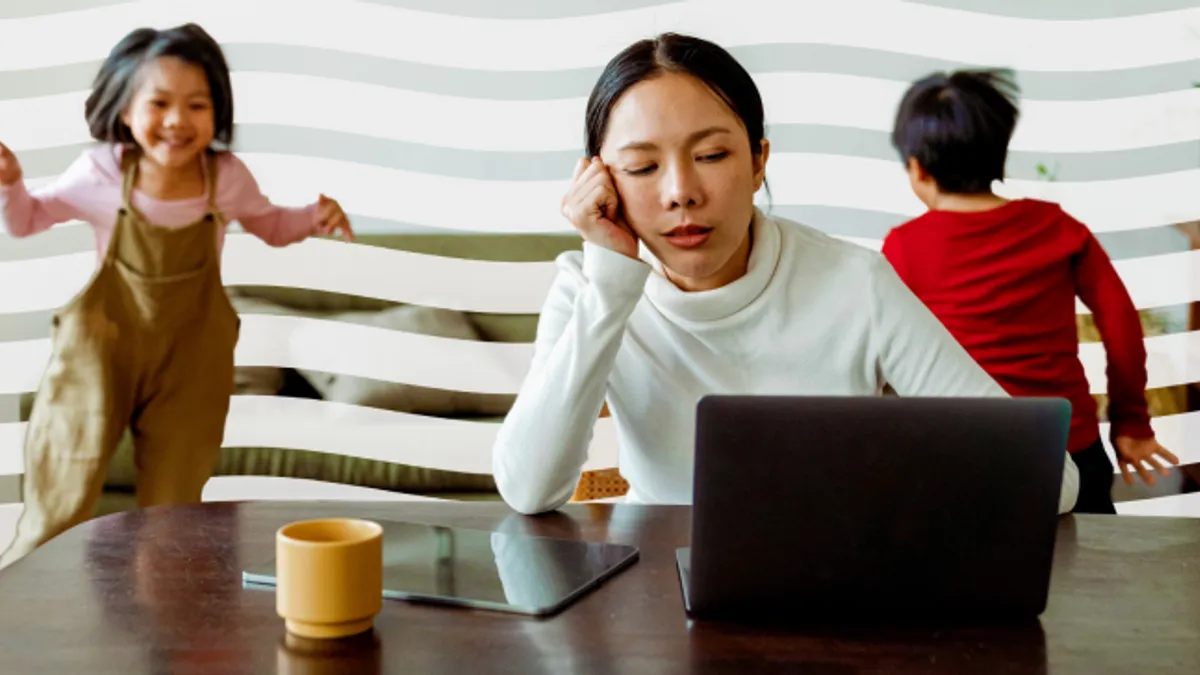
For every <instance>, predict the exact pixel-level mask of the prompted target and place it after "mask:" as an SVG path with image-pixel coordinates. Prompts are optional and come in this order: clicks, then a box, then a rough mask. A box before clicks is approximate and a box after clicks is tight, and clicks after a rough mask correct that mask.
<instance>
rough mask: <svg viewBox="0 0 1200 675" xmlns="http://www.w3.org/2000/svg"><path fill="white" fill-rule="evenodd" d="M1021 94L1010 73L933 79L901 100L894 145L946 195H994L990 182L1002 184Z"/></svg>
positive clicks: (960, 74)
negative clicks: (1018, 96)
mask: <svg viewBox="0 0 1200 675" xmlns="http://www.w3.org/2000/svg"><path fill="white" fill-rule="evenodd" d="M1018 91H1019V90H1018V89H1017V85H1016V83H1015V82H1013V79H1012V73H1011V71H1008V70H963V71H958V72H954V73H951V74H949V75H947V74H946V73H934V74H932V75H929V76H927V77H925V78H923V79H921V80H918V81H917V82H915V83H914V84H913V85H912V86H911V87H909V89H908V91H907V92H906V93H905V94H904V98H903V99H902V100H901V101H900V107H899V109H898V110H897V112H896V122H895V125H894V126H893V127H892V145H893V146H894V147H895V148H896V150H897V151H899V153H900V158H901V159H902V160H904V162H905V163H907V162H908V160H909V159H910V158H916V160H917V163H918V164H920V165H921V168H923V169H924V170H925V171H926V172H927V173H928V174H929V175H930V176H933V179H934V180H935V181H936V182H937V185H938V189H940V190H942V191H943V192H949V193H953V194H979V193H984V192H991V189H992V181H994V180H1004V164H1005V162H1006V161H1007V159H1008V142H1009V140H1011V139H1012V134H1013V129H1015V128H1016V126H1017V115H1018V112H1017V104H1016V99H1017V95H1018Z"/></svg>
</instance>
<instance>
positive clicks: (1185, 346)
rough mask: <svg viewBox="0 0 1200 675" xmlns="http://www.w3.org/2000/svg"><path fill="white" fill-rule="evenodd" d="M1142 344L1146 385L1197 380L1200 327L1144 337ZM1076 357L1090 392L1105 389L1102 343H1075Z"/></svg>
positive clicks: (1171, 385) (1098, 392)
mask: <svg viewBox="0 0 1200 675" xmlns="http://www.w3.org/2000/svg"><path fill="white" fill-rule="evenodd" d="M1145 344H1146V374H1147V378H1146V379H1147V381H1146V388H1147V389H1158V388H1160V387H1174V386H1177V385H1181V384H1191V383H1193V382H1200V331H1192V332H1190V333H1174V334H1171V335H1157V336H1154V337H1148V338H1146V339H1145ZM1079 360H1080V361H1081V362H1082V363H1083V370H1084V373H1085V374H1086V375H1087V379H1088V383H1089V384H1090V385H1091V392H1092V393H1093V394H1104V393H1107V391H1108V376H1107V375H1106V374H1105V372H1104V371H1105V368H1106V367H1107V365H1108V357H1107V355H1106V354H1105V351H1104V345H1103V343H1100V342H1089V343H1086V344H1081V345H1079Z"/></svg>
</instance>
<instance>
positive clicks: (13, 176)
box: [0, 143, 21, 185]
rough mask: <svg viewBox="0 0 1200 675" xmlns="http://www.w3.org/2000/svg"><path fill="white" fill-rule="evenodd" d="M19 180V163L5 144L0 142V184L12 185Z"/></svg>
mask: <svg viewBox="0 0 1200 675" xmlns="http://www.w3.org/2000/svg"><path fill="white" fill-rule="evenodd" d="M19 180H21V163H20V162H18V161H17V156H16V155H14V154H13V151H12V150H9V149H8V147H7V146H5V145H4V144H3V143H0V185H12V184H14V183H16V182H17V181H19Z"/></svg>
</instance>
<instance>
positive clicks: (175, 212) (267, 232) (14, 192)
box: [0, 145, 317, 260]
mask: <svg viewBox="0 0 1200 675" xmlns="http://www.w3.org/2000/svg"><path fill="white" fill-rule="evenodd" d="M216 162H217V184H216V192H217V194H216V205H217V209H218V210H220V212H221V214H222V215H223V216H224V218H225V221H226V222H229V221H234V220H236V221H238V222H239V223H241V225H242V228H243V229H245V230H246V232H249V233H250V234H252V235H254V236H256V237H258V238H260V239H262V240H263V241H264V242H266V243H267V244H270V245H271V246H285V245H287V244H290V243H293V242H297V241H300V240H302V239H304V238H306V237H308V236H310V235H313V234H315V233H316V232H317V205H316V203H313V204H309V205H307V206H302V207H298V208H291V207H285V206H278V205H276V204H272V203H271V201H270V200H269V199H267V197H266V196H265V195H263V193H262V192H261V191H260V190H259V187H258V182H257V181H255V180H254V176H253V175H251V173H250V169H249V168H247V167H246V165H245V164H244V163H242V160H240V159H238V158H237V156H235V155H234V154H233V153H231V152H223V153H219V154H218V155H217V158H216ZM121 185H122V177H121V149H120V147H119V146H114V145H100V146H96V147H92V148H89V149H87V150H85V151H84V152H83V153H82V154H80V156H79V158H78V159H76V160H75V161H74V162H73V163H72V164H71V166H69V167H68V168H67V170H66V171H64V172H63V173H62V175H60V176H59V177H58V178H57V179H55V180H54V181H52V182H51V183H49V184H47V185H45V186H42V187H40V188H38V189H36V190H34V191H32V192H30V191H29V190H28V189H27V188H26V187H25V184H24V183H23V182H22V181H17V182H16V183H14V184H12V185H7V186H3V185H0V226H2V227H3V228H4V230H5V231H6V232H8V233H9V234H10V235H12V236H14V237H27V236H30V235H32V234H37V233H38V232H43V231H45V230H48V229H50V228H51V227H52V226H54V225H56V224H58V223H63V222H66V221H70V220H82V221H84V222H86V223H88V224H89V225H91V226H92V230H93V231H94V232H95V235H96V254H97V259H98V260H99V259H102V258H103V257H104V252H105V250H107V248H108V242H109V239H110V238H111V237H112V231H113V225H114V224H115V223H116V219H117V211H118V209H120V207H121ZM131 199H132V202H133V207H134V208H136V209H137V210H138V211H139V212H140V213H142V214H144V215H145V216H146V219H147V220H148V221H149V222H150V223H151V224H154V225H158V226H163V227H182V226H184V225H188V224H189V223H192V222H195V221H196V220H197V219H199V218H200V217H201V216H203V215H204V212H205V210H206V209H207V207H208V195H207V194H204V195H202V196H199V197H193V198H189V199H177V200H166V201H164V200H161V199H155V198H153V197H149V196H147V195H145V194H143V193H142V192H140V191H138V190H137V189H136V188H135V189H134V190H133V194H132V197H131ZM225 230H226V228H225V227H222V228H220V229H219V231H218V233H217V246H218V250H219V249H220V248H221V247H222V246H223V244H224V241H225Z"/></svg>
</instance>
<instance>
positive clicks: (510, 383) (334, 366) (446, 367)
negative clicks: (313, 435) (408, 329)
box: [235, 315, 533, 394]
mask: <svg viewBox="0 0 1200 675" xmlns="http://www.w3.org/2000/svg"><path fill="white" fill-rule="evenodd" d="M532 356H533V345H532V344H528V343H503V342H480V341H473V340H457V339H450V338H440V337H433V336H429V335H417V334H413V333H405V332H401V331H395V330H389V329H386V328H376V327H374V326H361V325H355V324H349V323H343V322H340V321H331V320H326V319H310V318H305V317H297V316H260V315H249V316H243V317H242V333H241V339H240V340H239V341H238V345H237V350H236V352H235V358H236V360H237V363H238V365H244V366H276V367H283V368H297V369H303V370H316V371H320V372H325V373H339V374H343V375H352V376H357V377H367V378H372V379H376V380H383V381H387V382H403V383H406V384H413V385H417V386H421V387H432V388H435V389H446V390H452V391H469V392H478V393H490V394H513V393H516V392H517V391H518V390H519V389H520V386H521V380H522V379H524V377H525V372H526V370H527V369H528V367H529V361H530V359H531V358H532Z"/></svg>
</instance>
